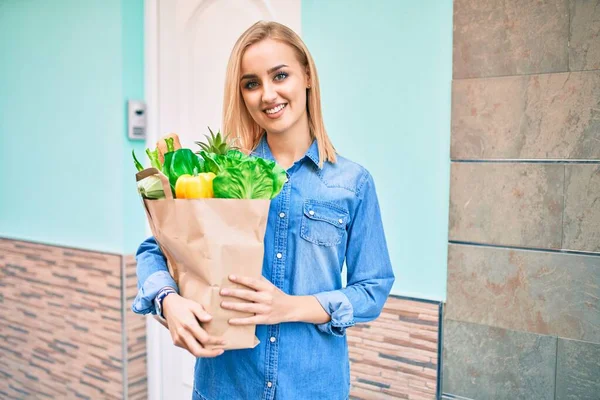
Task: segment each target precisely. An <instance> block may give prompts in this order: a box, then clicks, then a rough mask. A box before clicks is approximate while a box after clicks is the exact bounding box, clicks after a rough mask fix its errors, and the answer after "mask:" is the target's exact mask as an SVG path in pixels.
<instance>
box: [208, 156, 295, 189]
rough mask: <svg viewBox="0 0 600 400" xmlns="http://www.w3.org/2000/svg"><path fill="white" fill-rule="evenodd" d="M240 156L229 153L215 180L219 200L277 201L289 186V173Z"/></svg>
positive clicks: (275, 164)
mask: <svg viewBox="0 0 600 400" xmlns="http://www.w3.org/2000/svg"><path fill="white" fill-rule="evenodd" d="M237 153H239V152H237ZM240 154H241V155H242V156H240V155H239V154H230V152H229V153H228V154H227V155H225V159H226V160H224V161H223V160H222V164H221V170H220V171H219V173H218V174H217V176H216V177H215V179H214V180H213V191H214V194H215V197H216V198H222V199H273V198H274V197H275V196H277V195H278V194H279V192H280V191H281V189H282V187H283V184H284V183H285V179H286V173H285V170H284V169H283V168H281V167H280V166H279V165H278V164H277V163H276V162H274V161H269V160H265V159H263V158H258V157H250V156H246V155H244V154H243V153H240ZM207 164H208V162H207Z"/></svg>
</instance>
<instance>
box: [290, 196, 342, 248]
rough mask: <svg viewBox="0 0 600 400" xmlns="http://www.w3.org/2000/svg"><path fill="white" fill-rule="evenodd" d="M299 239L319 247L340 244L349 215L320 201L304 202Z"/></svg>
mask: <svg viewBox="0 0 600 400" xmlns="http://www.w3.org/2000/svg"><path fill="white" fill-rule="evenodd" d="M303 211H304V213H303V215H302V224H301V226H300V237H302V238H303V239H305V240H308V241H309V242H312V243H315V244H318V245H320V246H335V245H338V244H340V243H341V241H342V238H343V237H344V234H345V233H346V226H347V225H348V220H349V219H350V214H349V213H348V211H347V210H344V209H343V208H341V207H340V206H336V205H334V204H332V203H329V202H326V201H320V200H306V201H305V202H304V210H303Z"/></svg>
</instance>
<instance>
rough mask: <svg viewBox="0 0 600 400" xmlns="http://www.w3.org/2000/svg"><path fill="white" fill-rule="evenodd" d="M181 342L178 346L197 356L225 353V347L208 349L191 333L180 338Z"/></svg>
mask: <svg viewBox="0 0 600 400" xmlns="http://www.w3.org/2000/svg"><path fill="white" fill-rule="evenodd" d="M179 343H180V344H177V343H175V345H176V346H178V347H181V348H184V349H186V350H187V351H189V352H190V353H192V354H193V355H194V356H195V357H204V358H209V357H217V356H220V355H221V354H223V353H224V350H223V349H213V350H208V349H205V348H204V347H202V345H201V344H200V343H198V341H197V340H196V339H195V338H194V337H193V336H192V335H190V334H185V335H184V336H183V337H180V338H179Z"/></svg>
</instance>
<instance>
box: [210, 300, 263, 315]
mask: <svg viewBox="0 0 600 400" xmlns="http://www.w3.org/2000/svg"><path fill="white" fill-rule="evenodd" d="M221 307H223V308H225V309H227V310H234V311H242V312H247V313H252V314H266V313H268V312H269V310H270V308H269V307H268V306H266V305H264V304H258V303H234V302H230V301H224V302H222V303H221Z"/></svg>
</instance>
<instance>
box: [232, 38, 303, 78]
mask: <svg viewBox="0 0 600 400" xmlns="http://www.w3.org/2000/svg"><path fill="white" fill-rule="evenodd" d="M278 65H287V66H289V67H297V66H298V65H299V63H298V60H297V58H296V54H295V53H294V50H293V48H292V47H291V46H289V45H287V44H285V43H283V42H280V41H277V40H272V39H265V40H262V41H260V42H258V43H255V44H253V45H252V46H250V47H248V48H247V49H246V51H245V52H244V55H243V56H242V65H241V67H242V68H241V69H242V71H241V72H242V74H246V73H267V71H268V70H269V69H271V68H273V67H275V66H278Z"/></svg>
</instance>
